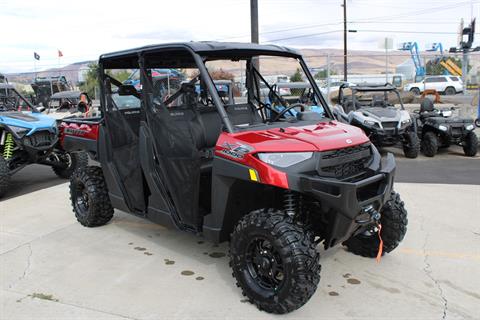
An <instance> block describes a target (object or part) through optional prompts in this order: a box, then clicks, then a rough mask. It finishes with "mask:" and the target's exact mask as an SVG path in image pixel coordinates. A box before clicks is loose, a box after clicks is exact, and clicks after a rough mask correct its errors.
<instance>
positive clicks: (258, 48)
mask: <svg viewBox="0 0 480 320" xmlns="http://www.w3.org/2000/svg"><path fill="white" fill-rule="evenodd" d="M168 49H180V50H181V49H184V50H185V49H186V50H191V51H193V52H195V53H198V54H200V55H221V56H225V57H228V56H230V55H232V56H234V55H246V56H254V55H276V56H290V57H299V56H300V53H299V52H298V51H296V50H294V49H290V48H287V47H282V46H277V45H264V44H255V43H246V42H216V41H205V42H204V41H200V42H194V41H192V42H178V43H164V44H155V45H149V46H144V47H139V48H133V49H128V50H123V51H117V52H111V53H106V54H102V55H101V56H100V60H109V59H115V58H122V57H132V56H136V55H138V53H140V52H142V53H148V52H152V53H153V52H155V51H162V50H168Z"/></svg>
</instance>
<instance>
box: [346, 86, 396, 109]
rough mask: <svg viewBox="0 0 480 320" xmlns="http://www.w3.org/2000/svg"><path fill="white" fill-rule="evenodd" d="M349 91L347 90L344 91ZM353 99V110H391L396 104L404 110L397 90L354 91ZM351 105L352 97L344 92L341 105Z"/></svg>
mask: <svg viewBox="0 0 480 320" xmlns="http://www.w3.org/2000/svg"><path fill="white" fill-rule="evenodd" d="M344 90H345V91H346V90H350V89H349V88H347V89H344ZM354 91H355V92H354V97H355V109H360V108H393V107H395V105H396V104H398V105H399V106H400V108H401V109H403V108H404V106H403V102H402V99H401V97H400V94H399V92H398V91H397V90H388V91H374V90H369V91H357V90H354ZM349 103H350V104H351V103H352V95H349V94H348V92H344V96H343V102H342V104H343V105H346V104H349Z"/></svg>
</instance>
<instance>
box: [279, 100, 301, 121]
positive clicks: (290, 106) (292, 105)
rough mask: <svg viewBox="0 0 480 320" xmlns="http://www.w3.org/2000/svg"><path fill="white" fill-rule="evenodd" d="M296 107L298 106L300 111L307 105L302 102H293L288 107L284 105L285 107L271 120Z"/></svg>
mask: <svg viewBox="0 0 480 320" xmlns="http://www.w3.org/2000/svg"><path fill="white" fill-rule="evenodd" d="M297 107H300V111H305V108H306V107H307V106H306V105H305V104H303V103H293V104H291V105H289V106H288V107H286V108H285V109H283V110H282V111H280V113H279V114H277V116H276V117H275V118H273V120H272V122H276V121H278V119H280V118H281V117H282V116H283V115H285V113H287V112H289V111H290V110H292V109H295V108H297Z"/></svg>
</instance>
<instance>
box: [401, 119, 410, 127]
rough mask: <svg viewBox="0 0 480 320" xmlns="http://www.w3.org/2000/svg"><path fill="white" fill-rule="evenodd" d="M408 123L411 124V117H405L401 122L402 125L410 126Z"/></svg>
mask: <svg viewBox="0 0 480 320" xmlns="http://www.w3.org/2000/svg"><path fill="white" fill-rule="evenodd" d="M408 125H410V119H405V120H403V121H402V123H401V126H402V127H406V126H408Z"/></svg>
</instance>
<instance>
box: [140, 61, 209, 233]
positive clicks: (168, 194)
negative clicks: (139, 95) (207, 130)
mask: <svg viewBox="0 0 480 320" xmlns="http://www.w3.org/2000/svg"><path fill="white" fill-rule="evenodd" d="M168 54H169V56H172V55H173V56H174V52H169V53H168ZM178 54H179V55H185V53H184V52H181V53H180V52H179V53H178ZM161 55H162V54H161V53H155V56H152V57H151V59H152V60H154V59H158V60H159V56H161ZM155 61H157V60H155ZM145 64H153V62H151V61H150V60H149V56H146V57H145ZM155 67H156V66H155V65H153V66H151V67H150V68H144V69H141V83H142V88H143V92H144V97H143V103H144V107H143V110H144V112H145V120H144V121H142V123H141V127H140V145H141V153H142V154H145V155H146V156H145V157H142V159H141V162H142V167H143V168H144V172H145V174H146V180H147V183H148V185H149V189H150V190H151V191H152V193H151V195H150V197H149V208H148V213H149V214H150V215H152V216H153V215H155V216H156V217H157V218H158V219H159V220H162V221H164V220H166V219H170V220H171V222H173V223H172V224H173V225H175V226H176V227H177V228H179V229H184V230H193V231H195V232H197V231H199V230H200V228H201V219H202V217H203V216H201V214H200V213H199V186H200V152H199V150H198V149H197V139H196V138H197V137H196V133H199V130H200V126H199V125H198V116H197V114H196V112H195V107H196V104H195V103H194V102H193V101H194V100H191V99H193V98H192V97H193V96H195V88H194V87H193V86H192V87H189V86H188V83H182V84H181V85H180V84H179V85H178V86H172V83H171V82H170V81H164V80H165V79H155V77H152V70H154V68H155ZM161 67H162V68H168V67H169V66H167V65H161ZM177 68H178V67H177ZM187 69H188V68H186V69H184V70H187ZM192 69H193V68H192ZM195 70H196V69H194V70H192V71H191V72H190V71H188V70H187V71H185V72H190V73H189V74H192V73H194V72H195ZM167 80H168V79H167ZM187 88H188V89H187Z"/></svg>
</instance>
